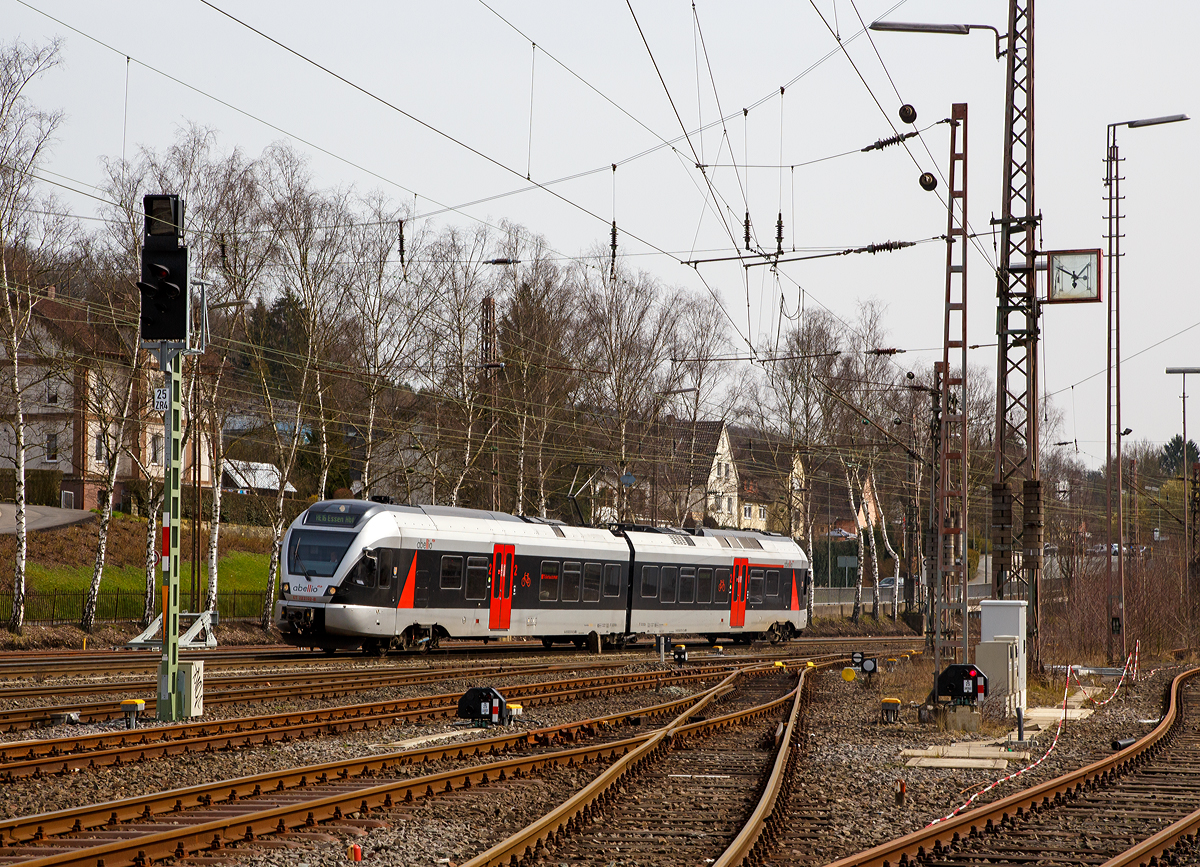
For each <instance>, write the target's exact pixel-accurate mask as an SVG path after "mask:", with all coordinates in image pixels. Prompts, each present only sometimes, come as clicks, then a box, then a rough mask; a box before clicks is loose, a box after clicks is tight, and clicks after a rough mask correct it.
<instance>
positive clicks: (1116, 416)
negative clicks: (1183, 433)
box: [1104, 114, 1188, 665]
mask: <svg viewBox="0 0 1200 867" xmlns="http://www.w3.org/2000/svg"><path fill="white" fill-rule="evenodd" d="M1181 120H1188V116H1187V115H1186V114H1171V115H1165V116H1163V117H1148V118H1142V119H1140V120H1125V121H1121V122H1120V123H1110V124H1109V125H1108V141H1107V148H1106V151H1105V160H1104V186H1105V188H1106V190H1107V197H1106V198H1107V201H1108V237H1107V240H1108V364H1107V374H1108V376H1107V380H1108V384H1107V391H1106V392H1105V396H1106V400H1107V404H1108V407H1107V414H1106V428H1105V460H1106V464H1105V472H1104V479H1105V500H1106V505H1107V507H1108V508H1107V512H1108V559H1107V561H1106V566H1105V574H1106V575H1107V579H1108V614H1109V618H1110V621H1111V623H1110V627H1109V629H1108V664H1109V665H1112V664H1114V662H1115V659H1114V658H1113V650H1114V648H1113V634H1114V630H1116V629H1117V628H1120V630H1121V658H1122V659H1125V658H1126V657H1127V656H1128V655H1129V648H1128V642H1127V641H1126V639H1125V625H1124V622H1123V620H1124V617H1125V533H1124V530H1125V502H1124V497H1123V496H1122V494H1123V491H1124V487H1123V486H1124V476H1123V472H1122V469H1123V468H1122V461H1121V440H1122V438H1123V437H1124V436H1125V431H1123V430H1122V428H1121V176H1120V166H1119V164H1120V162H1121V157H1120V153H1119V152H1118V149H1117V129H1118V128H1119V127H1123V126H1126V127H1129V128H1130V129H1137V128H1139V127H1143V126H1159V125H1161V124H1165V123H1177V122H1178V121H1181ZM1114 440H1115V446H1116V448H1115V453H1114V448H1113V446H1114ZM1186 450H1187V447H1186V445H1185V447H1184V451H1185V452H1186ZM1114 461H1115V467H1116V471H1117V535H1118V538H1117V579H1118V582H1119V584H1120V595H1119V596H1118V597H1117V599H1118V602H1117V609H1118V611H1119V612H1120V613H1119V614H1114V613H1113V608H1112V606H1113V575H1112V521H1113V484H1112V473H1113V468H1114Z"/></svg>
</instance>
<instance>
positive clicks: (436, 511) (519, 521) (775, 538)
mask: <svg viewBox="0 0 1200 867" xmlns="http://www.w3.org/2000/svg"><path fill="white" fill-rule="evenodd" d="M388 513H390V514H395V515H397V516H399V515H405V516H408V519H409V522H411V524H412V525H414V526H413V529H418V528H420V527H422V526H424V527H427V528H429V529H437V530H440V531H446V530H451V529H454V530H459V531H470V530H471V529H472V526H471V525H472V524H473V523H474V522H482V523H483V524H484V525H485V526H486V525H487V524H503V525H504V528H503V532H506V533H511V534H513V535H528V536H548V535H553V536H557V537H561V538H567V539H569V538H575V539H584V538H595V537H596V534H604V535H612V536H619V535H625V534H627V533H636V534H639V535H640V536H641V537H642V539H643V543H650V544H654V545H683V546H687V547H693V548H694V547H700V548H710V547H722V548H744V549H748V550H765V551H773V552H792V551H796V550H797V549H798V548H799V545H798V544H797V543H796V542H795V540H793V539H792V538H791V537H789V536H784V535H781V534H779V533H768V532H762V531H758V530H726V529H713V528H708V527H697V528H694V529H686V530H683V529H679V528H678V527H650V526H643V525H637V524H612V525H608V526H605V527H579V526H574V525H571V524H566V523H563V522H562V521H555V520H551V519H548V518H539V517H531V516H528V515H526V516H518V515H510V514H508V513H507V512H492V511H487V510H484V509H466V508H462V507H461V506H432V505H423V506H409V505H393V504H390V503H375V502H369V501H366V500H322V501H321V502H318V503H314V504H313V505H311V506H309V508H308V509H307V510H306V511H305V512H304V513H303V514H302V515H301V516H300V518H298V519H297V520H298V522H299V523H303V524H305V525H309V526H313V525H315V526H324V527H330V528H335V527H343V528H353V527H356V526H359V525H361V524H362V523H364V522H365V521H367V520H368V519H370V518H372V517H374V516H375V515H379V514H388ZM476 528H477V529H482V528H479V527H478V526H477V527H476ZM490 529H493V530H498V529H499V528H495V527H493V528H490ZM651 536H657V537H658V538H655V539H653V541H651V539H650V538H649V537H651ZM701 540H703V541H701Z"/></svg>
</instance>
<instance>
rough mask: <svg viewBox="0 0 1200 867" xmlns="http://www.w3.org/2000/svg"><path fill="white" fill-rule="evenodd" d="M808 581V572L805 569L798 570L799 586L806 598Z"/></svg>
mask: <svg viewBox="0 0 1200 867" xmlns="http://www.w3.org/2000/svg"><path fill="white" fill-rule="evenodd" d="M808 579H809V571H808V570H807V569H801V570H800V586H801V587H802V588H803V590H804V595H805V596H808Z"/></svg>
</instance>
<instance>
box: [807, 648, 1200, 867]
mask: <svg viewBox="0 0 1200 867" xmlns="http://www.w3.org/2000/svg"><path fill="white" fill-rule="evenodd" d="M1198 674H1200V668H1193V669H1191V670H1189V671H1185V672H1183V673H1181V674H1179V675H1177V676H1176V677H1175V679H1174V680H1173V681H1172V682H1171V699H1170V704H1169V706H1168V708H1167V712H1166V714H1165V715H1164V716H1163V718H1162V721H1161V722H1159V724H1158V725H1157V726H1156V727H1155V728H1154V730H1153V731H1152V732H1150V733H1149V734H1148V735H1146V736H1145V737H1143V738H1142V739H1141V740H1139V741H1138V742H1137V743H1135V744H1134V745H1133V746H1130V747H1126V748H1125V749H1123V750H1121V751H1119V752H1116V753H1114V754H1113V755H1111V756H1108V757H1106V758H1103V759H1100V760H1099V761H1096V762H1092V764H1090V765H1087V766H1085V767H1082V768H1079V769H1078V770H1076V771H1073V772H1071V773H1069V774H1064V775H1063V776H1061V777H1056V778H1055V779H1053V780H1047V781H1046V782H1044V783H1041V784H1039V785H1037V786H1033V787H1032V788H1029V789H1026V790H1024V791H1020V792H1014V793H1013V794H1011V795H1009V796H1007V797H1005V798H1001V799H1000V800H998V801H994V802H992V803H990V804H985V805H983V806H981V807H976V808H975V809H973V810H969V811H967V812H965V813H961V814H959V815H958V816H955V817H953V818H951V819H946V820H945V821H942V822H937V823H936V824H933V825H929V826H928V827H925V828H923V829H921V830H920V831H914V832H913V833H911V834H907V835H905V836H904V837H899V838H897V839H896V840H892V841H891V842H888V843H884V844H882V845H879V846H876V847H874V848H872V849H867V850H866V851H863V852H859V853H857V854H855V855H850V856H848V857H846V858H842V859H839V860H838V861H834V862H833V863H832V864H831V865H830V867H886V865H896V864H900V863H904V862H906V861H908V860H910V859H912V858H916V857H919V858H925V857H927V856H928V855H929V854H930V853H933V852H936V851H938V850H940V849H941V848H942V847H945V846H948V845H949V844H951V843H953V842H954V840H955V838H962V837H967V836H976V835H978V834H980V833H982V832H983V831H984V830H985V829H987V828H989V827H991V826H993V825H997V824H999V823H1000V822H1003V821H1005V820H1007V819H1009V818H1010V817H1021V816H1023V815H1024V814H1025V811H1026V810H1029V809H1030V808H1033V807H1036V806H1047V807H1048V806H1050V805H1052V804H1060V803H1062V801H1063V796H1064V795H1067V794H1068V793H1074V792H1079V791H1082V790H1083V789H1084V788H1085V787H1091V786H1094V785H1096V784H1097V783H1098V782H1100V781H1102V780H1104V779H1105V778H1107V777H1110V776H1113V775H1117V774H1120V773H1122V772H1123V771H1124V770H1126V769H1127V768H1128V767H1129V766H1130V765H1131V764H1132V763H1134V762H1138V761H1142V760H1144V759H1145V758H1150V757H1153V756H1155V755H1157V754H1158V752H1159V751H1160V750H1161V748H1162V747H1163V745H1164V744H1165V739H1166V738H1167V737H1168V736H1169V735H1170V733H1171V732H1172V729H1173V728H1174V726H1175V724H1176V722H1177V720H1178V719H1179V704H1180V701H1179V691H1180V687H1181V686H1182V684H1183V683H1184V682H1185V681H1187V680H1189V679H1190V678H1192V677H1195V676H1196V675H1198ZM1192 819H1195V820H1196V822H1197V825H1193V826H1192V827H1197V826H1200V815H1197V814H1193V815H1192V816H1189V817H1187V818H1186V819H1184V820H1182V821H1180V822H1177V823H1175V825H1172V826H1171V827H1170V828H1168V829H1166V830H1165V831H1163V832H1162V833H1160V834H1156V835H1155V836H1154V837H1152V838H1150V839H1148V840H1146V841H1143V843H1141V844H1139V845H1138V846H1136V847H1134V848H1132V849H1130V850H1129V853H1138V854H1129V857H1130V858H1133V859H1135V860H1131V861H1125V860H1121V859H1116V860H1113V861H1110V862H1109V864H1111V865H1116V864H1122V865H1124V864H1133V863H1139V861H1138V860H1137V859H1142V858H1145V859H1146V860H1148V859H1149V857H1150V855H1148V854H1147V855H1143V854H1141V853H1142V850H1143V847H1146V846H1150V847H1151V848H1154V847H1158V846H1165V845H1166V844H1164V843H1163V842H1161V841H1160V842H1155V843H1153V844H1151V840H1155V839H1156V838H1163V840H1165V839H1167V835H1168V834H1169V833H1170V832H1172V831H1173V830H1174V829H1175V828H1176V827H1182V828H1183V829H1184V830H1180V831H1178V832H1177V833H1175V836H1174V838H1173V840H1172V843H1171V845H1173V843H1174V840H1178V838H1179V836H1181V835H1183V834H1185V833H1188V832H1187V830H1186V828H1187V826H1188V824H1189V821H1190V820H1192ZM1149 851H1150V850H1149V849H1146V852H1149ZM1159 851H1161V849H1160V850H1159ZM1124 857H1125V856H1122V858H1124ZM902 859H903V861H902ZM1106 867H1107V865H1106Z"/></svg>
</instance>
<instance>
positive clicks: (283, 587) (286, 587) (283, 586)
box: [279, 581, 292, 593]
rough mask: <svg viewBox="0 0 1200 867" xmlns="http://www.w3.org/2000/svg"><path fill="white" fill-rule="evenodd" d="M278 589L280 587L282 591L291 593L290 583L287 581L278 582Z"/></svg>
mask: <svg viewBox="0 0 1200 867" xmlns="http://www.w3.org/2000/svg"><path fill="white" fill-rule="evenodd" d="M279 589H280V590H281V591H283V592H284V593H291V592H292V585H291V584H289V583H288V582H287V581H284V582H283V583H282V584H280V585H279Z"/></svg>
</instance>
